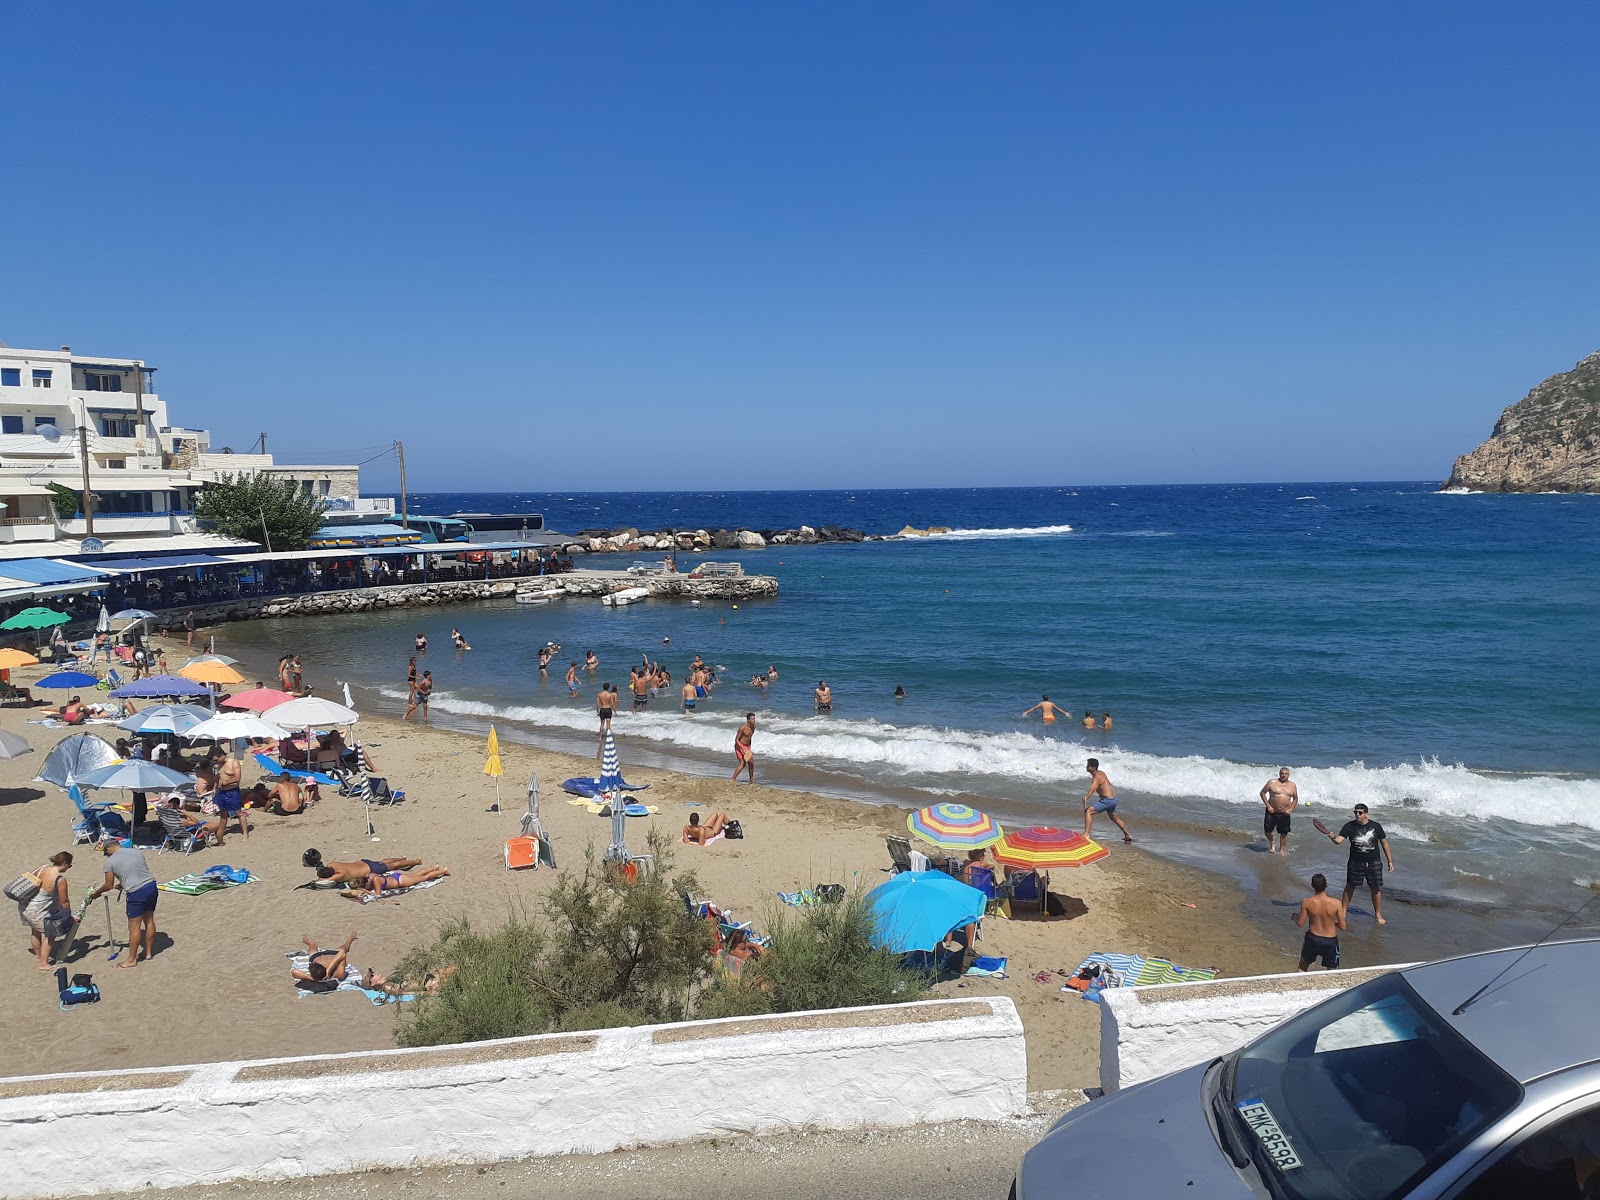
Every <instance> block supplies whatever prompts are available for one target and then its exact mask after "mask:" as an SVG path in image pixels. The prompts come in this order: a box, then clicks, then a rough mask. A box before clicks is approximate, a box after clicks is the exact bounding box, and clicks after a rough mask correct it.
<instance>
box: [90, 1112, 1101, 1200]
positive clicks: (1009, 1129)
mask: <svg viewBox="0 0 1600 1200" xmlns="http://www.w3.org/2000/svg"><path fill="white" fill-rule="evenodd" d="M1070 1103H1071V1099H1069V1097H1067V1096H1066V1095H1064V1094H1063V1095H1055V1094H1050V1095H1045V1096H1040V1097H1036V1098H1035V1107H1036V1108H1037V1109H1038V1110H1039V1111H1038V1115H1036V1116H1032V1117H1027V1118H1024V1119H1022V1120H1018V1121H1006V1122H999V1123H989V1122H959V1123H951V1124H947V1125H925V1126H920V1127H918V1128H916V1129H908V1130H893V1131H881V1130H869V1131H857V1132H849V1133H815V1134H800V1135H790V1136H786V1137H773V1138H747V1137H735V1138H718V1139H707V1140H706V1141H705V1142H703V1143H700V1144H698V1145H695V1146H692V1147H685V1146H673V1147H667V1148H664V1149H659V1150H636V1151H629V1152H625V1153H617V1154H605V1155H599V1156H596V1157H570V1158H557V1159H544V1160H534V1161H529V1162H517V1163H503V1164H498V1165H495V1166H490V1167H440V1168H432V1169H426V1170H392V1171H371V1172H367V1173H364V1174H361V1175H344V1176H338V1177H331V1178H327V1179H320V1180H309V1181H307V1180H300V1181H295V1182H290V1183H271V1184H249V1185H244V1184H237V1183H231V1184H220V1185H215V1186H210V1187H190V1188H180V1189H177V1190H172V1191H162V1192H140V1193H137V1198H138V1200H156V1198H158V1197H159V1200H223V1198H224V1197H226V1198H227V1200H410V1198H413V1197H415V1198H416V1200H421V1198H422V1197H434V1196H438V1197H443V1198H445V1200H522V1198H523V1197H539V1198H541V1200H542V1198H544V1197H549V1196H559V1197H561V1198H562V1200H678V1198H679V1197H683V1198H685V1200H688V1198H690V1197H693V1198H694V1200H750V1198H751V1197H756V1198H758V1200H813V1198H817V1200H984V1198H986V1197H993V1198H994V1200H1004V1197H1005V1196H1006V1193H1007V1190H1008V1189H1009V1188H1010V1186H1011V1177H1012V1173H1013V1172H1014V1171H1015V1169H1016V1164H1017V1159H1018V1158H1020V1157H1021V1156H1022V1153H1023V1151H1025V1150H1026V1149H1027V1148H1028V1147H1029V1146H1031V1145H1032V1144H1033V1143H1034V1142H1035V1141H1037V1140H1038V1138H1039V1137H1040V1136H1041V1135H1042V1134H1043V1133H1044V1131H1045V1130H1046V1129H1047V1128H1048V1127H1049V1125H1050V1122H1051V1121H1053V1120H1054V1119H1055V1117H1056V1115H1058V1114H1059V1113H1060V1112H1061V1111H1062V1110H1063V1109H1065V1108H1066V1107H1068V1105H1069V1104H1070ZM118 1200H130V1197H129V1196H128V1195H127V1193H123V1194H121V1195H120V1196H119V1198H118Z"/></svg>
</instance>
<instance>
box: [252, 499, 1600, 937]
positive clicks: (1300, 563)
mask: <svg viewBox="0 0 1600 1200" xmlns="http://www.w3.org/2000/svg"><path fill="white" fill-rule="evenodd" d="M519 507H520V508H521V509H524V510H527V511H539V512H543V513H544V514H545V516H546V520H547V522H548V525H549V526H550V528H552V529H558V530H563V531H572V530H576V529H579V528H598V527H620V526H627V525H633V526H637V527H638V528H641V529H646V530H650V529H660V528H665V527H671V528H678V529H683V528H695V527H705V528H714V527H718V526H726V527H735V526H740V525H743V526H746V527H749V528H756V529H759V528H789V527H794V526H797V525H799V524H801V523H807V524H811V525H818V524H848V525H853V526H856V527H858V528H862V529H865V530H867V531H868V532H880V533H887V532H893V531H895V530H898V529H899V528H900V527H901V526H902V525H905V524H907V523H910V524H913V525H917V526H926V525H929V524H939V525H946V526H950V527H952V530H953V532H952V533H951V534H950V535H947V536H942V537H938V538H932V539H926V540H908V541H902V542H887V543H867V544H865V545H845V546H819V547H782V548H771V549H768V550H765V551H746V552H743V553H740V554H733V553H721V554H718V555H715V556H713V557H717V558H725V559H727V558H738V559H739V560H740V561H742V562H743V563H744V564H745V568H746V570H747V571H751V572H761V573H766V574H772V575H775V576H777V577H778V579H779V580H780V583H781V589H782V591H781V595H780V596H779V598H778V599H776V600H773V601H767V602H751V603H744V604H741V605H740V606H739V608H738V609H737V610H734V609H732V608H731V607H730V606H728V605H726V604H723V605H711V604H707V605H706V606H704V607H702V608H699V609H694V608H691V607H689V606H688V605H687V604H677V603H663V602H657V601H650V602H646V603H644V604H640V605H637V606H633V607H629V608H623V609H615V610H613V609H607V608H604V607H602V606H601V605H600V604H599V603H598V602H596V601H592V600H586V601H580V600H569V601H565V602H559V603H557V604H554V605H551V606H547V607H531V606H518V605H515V604H512V603H510V602H491V603H486V604H481V605H475V606H463V607H454V608H448V609H436V610H425V611H423V612H404V613H388V614H380V615H361V616H352V617H332V618H326V619H319V620H316V621H306V620H296V621H280V622H258V623H252V624H251V625H248V626H240V627H235V628H234V629H230V630H229V631H228V635H227V636H228V638H229V640H231V641H233V642H234V643H235V644H240V645H244V644H253V645H254V646H256V647H258V648H259V651H260V652H265V651H270V652H272V653H271V655H270V656H271V657H275V655H276V653H277V652H278V651H281V650H297V651H299V652H301V653H303V654H304V655H305V656H306V657H307V660H308V661H309V662H313V663H315V664H317V669H316V670H314V672H313V673H314V675H322V676H325V675H327V674H328V673H329V672H330V671H332V672H333V673H334V674H336V676H337V678H339V679H348V680H349V681H350V682H351V683H352V684H354V685H356V686H357V687H361V688H365V689H368V690H367V691H366V693H365V695H364V696H362V697H358V702H359V703H361V704H362V705H365V706H368V707H377V708H384V709H390V710H397V709H398V707H399V706H400V704H401V700H402V696H403V686H402V685H403V680H404V677H405V664H406V658H407V655H408V654H409V652H410V646H411V637H412V635H413V634H414V633H415V632H416V631H417V630H419V629H421V630H426V632H427V633H428V635H429V637H430V639H431V641H432V643H433V648H432V650H431V651H430V653H429V655H428V657H427V660H426V662H425V663H424V664H423V665H425V666H427V667H429V668H431V669H432V670H433V672H434V675H435V677H436V679H437V681H438V688H439V691H438V694H437V698H436V701H435V715H436V719H438V720H447V721H448V720H454V721H457V722H460V723H463V724H465V725H468V726H470V727H473V728H478V727H481V726H483V725H485V724H486V723H487V722H488V721H489V720H491V719H492V720H494V721H495V722H496V723H497V724H498V725H499V726H500V729H501V735H502V736H503V737H505V736H510V737H513V738H517V737H524V738H527V739H530V740H538V741H543V742H548V743H551V744H558V745H562V746H565V747H570V748H583V747H585V746H589V745H592V741H591V740H590V739H591V737H592V733H591V731H592V729H593V726H594V716H593V693H594V690H595V686H596V685H597V683H598V682H599V681H600V680H601V679H609V680H613V681H615V682H617V683H618V684H625V683H626V681H627V668H628V666H629V664H631V663H634V662H637V661H639V659H640V657H641V655H644V654H648V655H650V656H651V657H653V658H654V657H661V658H663V660H664V661H665V663H666V664H667V666H668V668H669V669H670V670H671V671H672V673H673V674H674V676H675V677H677V678H679V679H681V677H682V674H683V668H684V666H685V664H686V663H687V662H688V661H689V659H690V658H691V657H692V656H693V655H694V654H696V653H699V654H701V655H703V656H704V657H705V658H706V659H707V660H708V661H709V662H712V663H715V664H719V665H722V666H725V667H726V668H727V670H726V673H725V676H724V682H723V683H722V685H721V686H720V687H719V689H718V690H717V692H716V694H715V697H714V699H713V701H712V703H711V704H710V705H709V709H708V710H703V711H702V712H701V713H699V714H697V715H696V716H694V717H692V718H690V717H685V716H683V715H681V714H679V713H677V712H676V711H675V707H676V706H675V705H674V706H670V707H669V706H668V705H667V704H666V702H665V698H663V700H662V701H659V702H658V703H659V704H660V705H661V707H660V708H659V709H658V710H657V711H652V712H650V713H648V714H645V715H643V716H634V715H633V714H630V713H626V712H624V713H622V714H620V715H619V716H618V718H617V724H616V729H617V734H618V738H619V742H620V744H621V745H622V747H623V755H624V760H625V761H628V760H629V758H630V757H631V758H632V760H633V761H649V762H655V763H662V764H667V765H673V766H679V767H685V768H688V769H699V770H707V771H709V770H711V769H713V766H715V768H716V769H726V770H729V771H731V769H732V763H731V759H730V757H729V748H730V747H731V744H732V737H733V729H734V727H735V726H736V725H737V724H738V722H739V720H740V719H742V714H743V713H744V711H745V710H746V709H747V708H750V709H754V710H756V711H758V712H759V713H761V714H762V717H763V721H762V729H761V732H760V733H759V734H758V736H757V749H758V752H759V754H760V761H761V763H762V768H763V771H764V772H766V773H767V774H769V776H770V777H771V779H772V780H773V781H774V782H786V783H793V784H796V785H804V786H808V787H814V788H818V789H820V790H824V791H833V792H837V793H841V794H846V795H855V796H861V797H868V798H870V797H874V796H884V797H893V798H895V799H899V800H907V799H916V798H919V797H925V798H928V799H931V798H935V797H939V796H946V795H961V796H964V797H969V798H971V799H972V800H973V802H974V803H978V804H980V805H982V806H984V807H986V808H989V809H991V810H992V811H994V812H996V813H997V815H1001V816H1003V817H1005V818H1008V819H1014V820H1029V821H1036V820H1044V819H1054V820H1055V821H1057V822H1059V823H1066V824H1077V823H1078V822H1079V821H1080V820H1081V817H1080V807H1079V802H1078V799H1077V798H1078V797H1079V796H1081V795H1082V792H1083V790H1084V787H1085V786H1086V782H1087V781H1086V777H1085V775H1084V768H1083V761H1084V759H1085V757H1086V756H1087V755H1089V754H1095V755H1097V756H1098V757H1099V758H1100V759H1101V760H1102V762H1103V763H1104V765H1105V767H1106V769H1107V770H1108V771H1109V772H1110V775H1111V777H1112V779H1113V780H1114V781H1115V783H1116V784H1117V786H1118V789H1119V793H1120V795H1121V797H1122V798H1123V801H1124V807H1123V811H1124V814H1125V815H1126V817H1127V819H1128V820H1129V821H1130V823H1132V824H1133V825H1134V826H1135V831H1136V832H1138V826H1139V824H1140V821H1141V818H1145V819H1146V821H1147V832H1148V833H1149V841H1150V843H1151V844H1152V845H1155V846H1156V847H1157V848H1158V849H1164V850H1166V851H1168V852H1172V853H1175V854H1178V855H1179V856H1180V857H1185V856H1186V857H1190V858H1196V857H1198V858H1201V859H1204V860H1205V861H1206V862H1207V863H1208V865H1213V866H1217V865H1220V866H1222V867H1224V868H1225V869H1232V870H1235V871H1236V872H1243V873H1246V874H1251V873H1254V874H1256V875H1259V872H1260V871H1261V870H1262V869H1263V868H1262V867H1261V866H1260V865H1259V864H1258V863H1257V861H1256V860H1257V859H1258V858H1259V857H1260V856H1259V855H1255V854H1253V853H1252V852H1251V851H1249V850H1248V849H1246V846H1247V844H1248V841H1249V837H1250V835H1251V833H1252V831H1253V832H1254V834H1255V835H1256V838H1257V840H1258V841H1259V820H1260V817H1259V814H1260V802H1259V800H1258V799H1257V798H1256V796H1257V792H1258V790H1259V789H1260V787H1261V785H1262V783H1263V782H1264V781H1265V780H1266V779H1267V777H1268V776H1269V775H1270V774H1271V773H1272V772H1273V771H1275V769H1276V767H1277V766H1278V765H1280V764H1284V765H1288V766H1290V767H1291V768H1293V770H1294V772H1295V778H1296V780H1297V781H1298V783H1299V785H1300V788H1301V792H1302V796H1303V797H1304V798H1305V800H1306V801H1307V802H1308V804H1309V809H1307V810H1304V811H1303V813H1302V816H1301V822H1302V824H1300V825H1297V833H1299V832H1300V831H1301V830H1303V832H1304V835H1306V840H1307V841H1309V840H1311V837H1310V830H1309V818H1310V817H1311V816H1318V815H1320V816H1322V817H1323V819H1324V820H1327V821H1328V822H1329V823H1330V824H1334V825H1337V824H1338V823H1340V822H1342V820H1343V819H1345V818H1346V816H1347V814H1348V812H1349V808H1350V806H1351V804H1353V803H1354V802H1356V801H1365V802H1367V803H1368V804H1370V805H1371V806H1372V808H1373V811H1374V816H1376V817H1378V818H1379V819H1380V820H1382V821H1383V822H1384V823H1385V825H1386V827H1387V828H1388V830H1389V833H1390V835H1391V838H1392V839H1393V841H1394V844H1395V848H1396V853H1397V857H1403V859H1404V861H1405V863H1406V865H1407V866H1408V867H1409V868H1410V873H1408V874H1407V875H1406V876H1405V883H1406V885H1407V888H1408V889H1410V890H1412V891H1413V892H1414V893H1415V894H1416V896H1417V897H1418V898H1419V900H1424V901H1429V900H1432V901H1443V902H1455V901H1459V902H1460V903H1461V905H1464V906H1465V908H1467V909H1471V908H1472V907H1473V906H1475V905H1477V906H1488V907H1490V908H1494V909H1496V910H1500V911H1511V910H1515V911H1528V912H1539V911H1543V910H1544V909H1547V908H1549V909H1553V908H1556V907H1560V906H1561V905H1563V904H1564V903H1565V902H1566V900H1567V899H1569V898H1574V899H1576V898H1581V893H1580V891H1579V889H1580V888H1582V887H1583V886H1585V885H1586V884H1587V883H1588V881H1589V880H1590V879H1592V878H1595V877H1597V876H1600V869H1597V868H1596V867H1595V865H1594V859H1595V855H1596V852H1597V851H1600V740H1597V737H1596V732H1597V729H1600V639H1597V636H1596V635H1597V631H1600V619H1597V618H1600V591H1597V586H1596V585H1597V583H1600V497H1589V496H1555V495H1551V496H1483V495H1444V494H1439V493H1438V492H1436V491H1435V490H1434V485H1431V484H1419V483H1394V484H1370V483H1364V484H1347V483H1313V484H1288V485H1283V486H1278V485H1250V486H1220V485H1219V486H1207V487H1097V488H1053V489H984V490H977V491H971V490H950V491H912V492H899V491H895V492H888V491H874V492H867V491H862V492H855V493H849V492H826V493H798V492H787V493H723V494H718V493H696V494H665V493H654V494H649V493H646V494H619V495H603V496H601V495H595V496H578V495H574V496H564V495H554V496H551V495H525V496H514V497H513V496H504V495H459V496H425V497H420V498H416V499H414V500H413V502H412V511H414V512H415V511H423V512H449V511H454V510H458V509H469V510H478V511H483V510H491V511H517V510H518V508H519ZM632 557H637V556H629V558H630V559H631V558H632ZM591 561H592V563H593V564H594V565H601V564H602V562H603V561H604V560H602V559H599V558H596V559H593V560H591ZM612 565H619V564H612ZM620 565H625V564H620ZM686 565H687V563H686ZM452 625H459V626H460V627H461V628H462V629H463V630H464V631H465V632H466V634H467V636H468V638H469V640H470V641H471V643H472V644H473V646H474V647H475V650H474V651H472V652H471V653H466V654H458V653H456V652H453V651H451V650H450V649H449V641H448V632H449V629H450V627H451V626H452ZM664 637H670V639H671V645H670V647H666V648H664V647H663V645H662V639H663V638H664ZM546 640H554V641H557V642H560V643H561V644H562V646H563V647H564V650H563V654H562V656H561V658H560V659H559V663H560V666H561V668H562V669H563V670H564V669H565V665H566V662H567V661H569V660H570V659H574V658H576V659H579V660H580V661H581V659H582V656H583V652H584V651H585V650H587V649H591V648H592V649H594V650H595V652H596V653H597V654H598V655H599V657H600V660H601V669H600V671H599V673H598V675H597V676H594V677H589V678H588V680H587V682H586V686H585V689H584V692H583V694H582V695H581V696H580V698H579V699H578V700H576V701H572V700H569V699H568V698H567V692H566V689H565V688H564V687H563V686H562V685H561V679H560V675H561V672H560V671H555V670H553V671H552V672H551V678H550V679H549V680H548V681H545V682H541V681H540V680H539V677H538V672H537V650H538V647H539V646H540V645H542V644H543V643H544V642H545V641H546ZM768 664H776V665H777V667H778V668H779V671H780V673H781V675H782V678H781V680H780V682H779V683H778V684H777V685H776V686H774V687H772V688H771V689H769V690H767V691H765V692H763V691H760V690H758V689H756V688H753V687H751V686H749V684H748V682H747V681H748V680H749V678H750V676H751V674H752V672H755V671H757V670H764V669H765V668H766V667H767V666H768ZM819 679H826V680H827V681H828V683H829V684H830V685H831V687H832V689H833V692H834V697H835V704H834V710H833V714H832V715H831V716H830V717H817V716H815V715H813V714H812V703H811V689H812V688H813V687H814V686H815V685H816V683H817V681H818V680H819ZM896 685H900V686H903V687H904V688H905V690H906V698H905V699H904V700H900V701H897V700H895V699H894V698H893V692H894V688H895V686H896ZM1044 693H1048V694H1049V695H1050V696H1051V698H1052V699H1054V700H1056V701H1058V702H1059V703H1061V704H1062V705H1063V706H1064V707H1066V708H1068V709H1070V710H1072V711H1074V712H1075V713H1077V714H1078V716H1079V717H1081V715H1082V713H1083V710H1085V709H1090V710H1092V711H1093V712H1094V714H1095V715H1096V716H1097V717H1098V716H1099V714H1100V713H1101V712H1102V711H1104V710H1110V711H1111V712H1112V713H1113V714H1114V717H1115V722H1116V728H1115V732H1114V733H1111V734H1106V733H1102V732H1099V731H1096V732H1094V733H1086V732H1085V731H1083V730H1082V729H1080V728H1078V727H1077V726H1076V725H1071V726H1064V725H1059V724H1058V725H1056V726H1054V727H1045V726H1043V725H1042V724H1041V723H1040V722H1039V719H1038V716H1037V715H1035V716H1034V717H1033V718H1031V719H1030V720H1027V721H1024V720H1022V719H1021V718H1020V714H1021V713H1022V711H1023V710H1024V709H1026V708H1028V707H1029V706H1031V705H1032V704H1034V703H1035V702H1036V701H1038V699H1039V698H1040V696H1041V695H1042V694H1044ZM1191 827H1201V828H1208V829H1213V830H1224V831H1227V832H1228V834H1229V837H1231V840H1229V839H1228V838H1224V839H1223V840H1222V841H1220V842H1219V841H1217V840H1216V839H1210V840H1207V839H1204V838H1198V839H1197V838H1192V837H1189V836H1187V835H1180V834H1178V833H1175V832H1173V831H1174V830H1183V829H1189V828H1191ZM1142 840H1144V839H1142ZM1302 845H1303V846H1304V845H1305V842H1304V841H1303V842H1302ZM1305 852H1306V853H1307V854H1309V853H1311V850H1310V848H1309V847H1306V849H1305ZM1330 861H1331V860H1330ZM1397 883H1398V877H1397Z"/></svg>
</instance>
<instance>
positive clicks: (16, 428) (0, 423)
mask: <svg viewBox="0 0 1600 1200" xmlns="http://www.w3.org/2000/svg"><path fill="white" fill-rule="evenodd" d="M21 432H22V418H21V417H13V416H11V415H9V414H8V415H6V416H3V417H0V433H21Z"/></svg>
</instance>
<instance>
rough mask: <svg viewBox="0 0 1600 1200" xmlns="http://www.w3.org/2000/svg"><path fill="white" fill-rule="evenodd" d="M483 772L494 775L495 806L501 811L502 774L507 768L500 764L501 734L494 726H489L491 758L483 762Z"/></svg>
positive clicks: (496, 809)
mask: <svg viewBox="0 0 1600 1200" xmlns="http://www.w3.org/2000/svg"><path fill="white" fill-rule="evenodd" d="M483 773H484V774H485V775H492V776H494V807H495V811H496V812H498V811H500V776H502V775H504V774H505V773H506V769H505V768H504V767H503V766H501V765H500V735H499V734H497V733H495V731H494V726H493V725H491V726H489V758H488V761H486V762H485V763H484V764H483Z"/></svg>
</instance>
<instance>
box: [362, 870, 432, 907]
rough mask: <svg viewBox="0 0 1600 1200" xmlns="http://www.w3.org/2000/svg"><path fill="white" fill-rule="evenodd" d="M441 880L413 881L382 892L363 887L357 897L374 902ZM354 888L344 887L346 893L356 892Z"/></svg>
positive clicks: (401, 894) (367, 902) (416, 889)
mask: <svg viewBox="0 0 1600 1200" xmlns="http://www.w3.org/2000/svg"><path fill="white" fill-rule="evenodd" d="M446 878H448V876H446ZM443 882H444V879H442V878H441V879H430V880H428V881H427V882H426V883H414V884H412V885H411V886H410V887H403V888H395V887H392V888H384V889H383V891H382V892H369V891H367V890H366V889H364V888H363V889H361V890H360V896H359V899H360V900H361V903H363V904H373V903H375V902H377V901H379V900H387V899H389V897H391V896H404V895H405V894H406V893H408V892H420V891H421V890H422V889H423V888H431V887H438V886H439V885H440V884H441V883H443ZM356 890H357V889H355V888H347V889H346V894H347V895H355V894H356Z"/></svg>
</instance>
